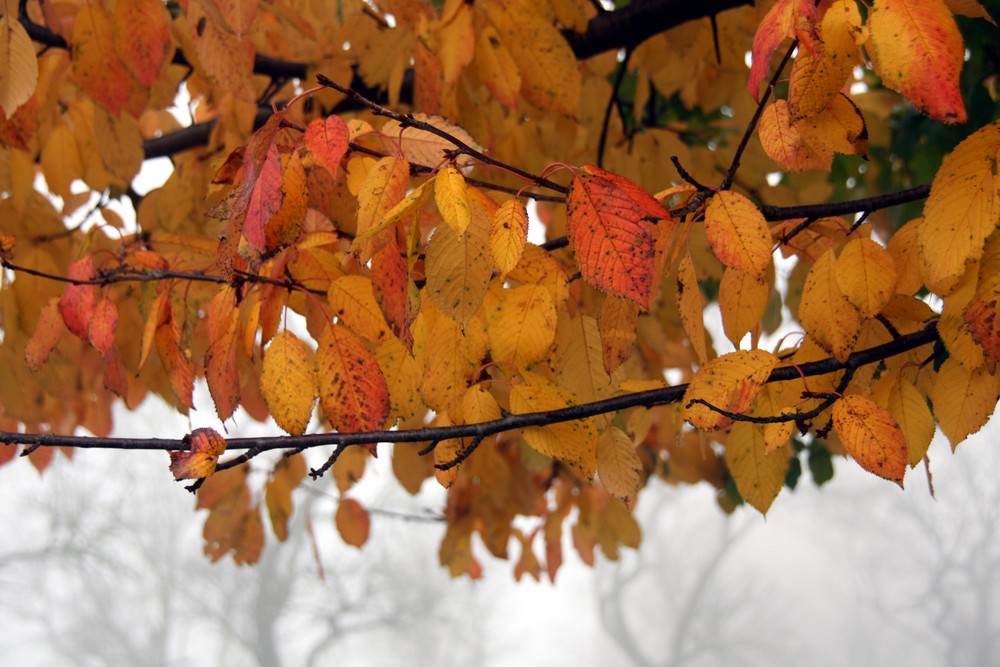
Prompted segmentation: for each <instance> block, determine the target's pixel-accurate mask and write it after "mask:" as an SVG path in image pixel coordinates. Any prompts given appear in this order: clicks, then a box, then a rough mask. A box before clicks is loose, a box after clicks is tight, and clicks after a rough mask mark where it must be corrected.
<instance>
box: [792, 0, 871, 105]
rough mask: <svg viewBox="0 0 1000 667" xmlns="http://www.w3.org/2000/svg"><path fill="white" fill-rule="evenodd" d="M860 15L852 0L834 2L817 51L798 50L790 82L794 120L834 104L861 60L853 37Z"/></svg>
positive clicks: (825, 17)
mask: <svg viewBox="0 0 1000 667" xmlns="http://www.w3.org/2000/svg"><path fill="white" fill-rule="evenodd" d="M860 29H861V15H860V14H859V12H858V7H857V4H856V3H854V2H853V1H852V0H838V1H837V2H834V3H833V4H832V5H831V6H830V8H829V9H827V10H826V13H825V14H824V15H823V21H822V24H821V27H820V33H819V37H820V39H821V41H820V40H817V41H816V42H815V43H814V49H813V50H812V51H811V50H809V49H807V48H804V49H799V52H798V55H797V56H796V57H795V64H794V65H793V66H792V73H791V75H790V79H789V83H788V106H789V108H790V110H791V114H792V117H793V118H795V119H800V118H804V117H807V116H812V115H814V114H817V113H819V112H820V111H822V110H823V109H825V108H826V107H827V106H829V105H830V103H831V102H832V101H833V98H834V97H835V96H836V95H837V93H839V92H840V90H841V88H843V87H844V85H845V84H846V83H847V81H848V77H850V76H851V71H852V69H853V68H854V66H855V64H857V62H858V60H859V53H858V46H857V44H856V43H855V40H854V36H855V35H856V34H858V32H859V31H860Z"/></svg>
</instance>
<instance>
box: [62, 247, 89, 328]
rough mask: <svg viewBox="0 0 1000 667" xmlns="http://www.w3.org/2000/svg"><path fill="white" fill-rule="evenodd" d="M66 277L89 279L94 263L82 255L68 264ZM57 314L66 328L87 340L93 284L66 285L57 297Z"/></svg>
mask: <svg viewBox="0 0 1000 667" xmlns="http://www.w3.org/2000/svg"><path fill="white" fill-rule="evenodd" d="M66 276H67V278H69V279H71V280H90V279H91V278H93V277H94V263H93V261H92V260H91V258H90V257H84V258H83V259H79V260H77V261H75V262H73V263H72V264H70V265H69V271H67V273H66ZM59 314H60V315H62V318H63V322H65V323H66V328H67V329H69V330H70V331H72V332H73V333H74V334H76V336H77V337H79V339H80V340H82V341H84V342H87V329H88V327H89V326H90V318H91V317H93V315H94V286H93V285H73V284H69V285H67V286H66V291H65V292H64V293H63V295H62V298H61V299H59Z"/></svg>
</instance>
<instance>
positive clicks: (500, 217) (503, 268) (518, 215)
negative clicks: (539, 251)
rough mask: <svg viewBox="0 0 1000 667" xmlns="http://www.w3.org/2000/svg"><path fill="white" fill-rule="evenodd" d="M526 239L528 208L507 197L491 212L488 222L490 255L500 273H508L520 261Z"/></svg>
mask: <svg viewBox="0 0 1000 667" xmlns="http://www.w3.org/2000/svg"><path fill="white" fill-rule="evenodd" d="M527 239H528V210H527V209H526V208H525V206H524V204H522V203H521V202H520V201H519V200H517V199H508V200H507V201H505V202H504V203H503V204H501V205H500V207H499V208H498V209H497V210H496V212H495V213H494V214H493V220H492V221H491V223H490V256H491V257H492V258H493V266H495V267H496V268H497V271H499V272H500V273H508V272H509V271H510V270H511V269H513V268H514V267H515V266H517V263H518V262H519V261H521V254H522V253H523V252H524V244H525V242H526V241H527Z"/></svg>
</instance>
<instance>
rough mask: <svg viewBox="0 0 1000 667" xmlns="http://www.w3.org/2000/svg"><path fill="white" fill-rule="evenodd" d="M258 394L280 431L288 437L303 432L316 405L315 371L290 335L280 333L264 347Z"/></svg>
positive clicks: (300, 344) (307, 354)
mask: <svg viewBox="0 0 1000 667" xmlns="http://www.w3.org/2000/svg"><path fill="white" fill-rule="evenodd" d="M260 392H261V394H262V395H263V396H264V401H265V402H266V403H267V408H268V410H270V411H271V416H272V417H273V418H274V421H275V423H277V424H278V426H280V427H281V429H282V430H284V431H285V432H286V433H289V434H291V435H301V434H302V433H304V432H305V430H306V426H308V425H309V419H310V418H311V417H312V412H313V405H314V404H315V403H316V393H317V392H316V369H315V366H314V365H313V360H312V354H311V353H310V351H309V349H308V348H307V347H306V345H305V343H303V342H302V341H301V340H299V338H298V337H297V336H296V335H295V334H293V333H292V332H290V331H282V332H281V333H279V334H278V335H277V336H275V337H274V338H272V339H271V342H270V343H269V344H268V346H267V350H265V352H264V361H263V363H262V365H261V373H260Z"/></svg>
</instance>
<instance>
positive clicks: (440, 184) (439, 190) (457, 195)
mask: <svg viewBox="0 0 1000 667" xmlns="http://www.w3.org/2000/svg"><path fill="white" fill-rule="evenodd" d="M434 202H435V203H436V204H437V207H438V211H440V212H441V217H443V218H444V221H445V222H446V223H448V224H449V225H451V228H452V229H453V230H454V231H455V233H456V234H462V233H464V232H465V230H466V229H467V228H468V227H469V225H470V224H471V223H472V209H471V207H470V206H469V195H468V194H467V193H466V186H465V178H464V177H463V176H462V173H461V172H460V171H458V169H455V167H454V166H453V165H448V166H447V167H445V168H444V169H442V170H441V171H440V172H438V175H437V176H436V177H435V178H434Z"/></svg>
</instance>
